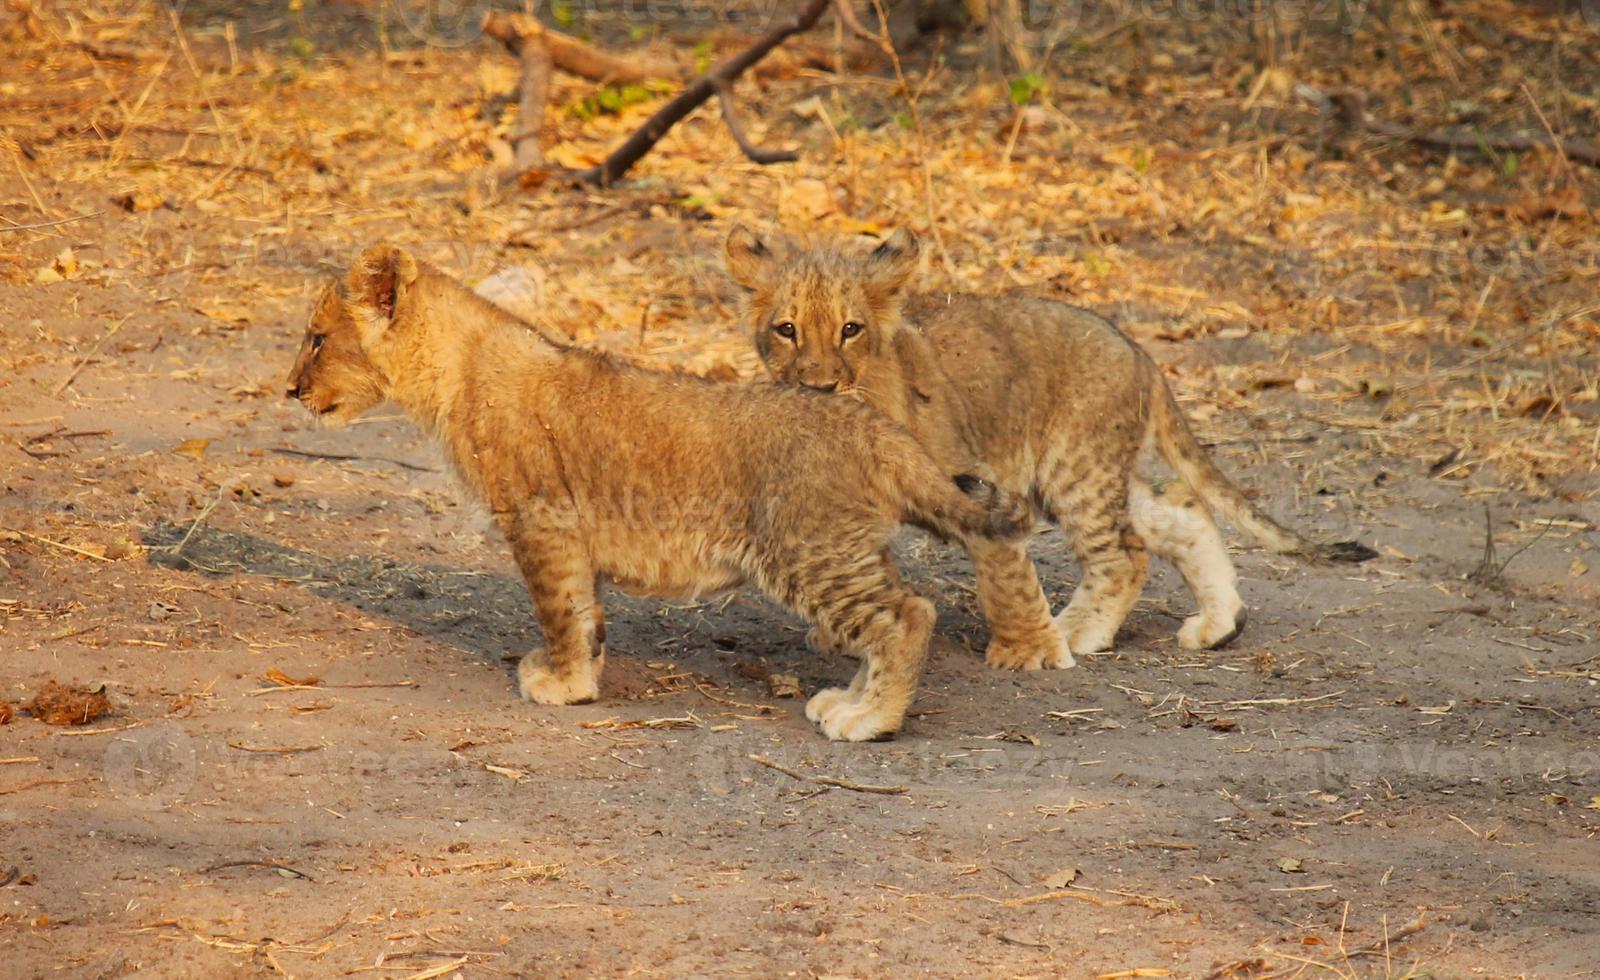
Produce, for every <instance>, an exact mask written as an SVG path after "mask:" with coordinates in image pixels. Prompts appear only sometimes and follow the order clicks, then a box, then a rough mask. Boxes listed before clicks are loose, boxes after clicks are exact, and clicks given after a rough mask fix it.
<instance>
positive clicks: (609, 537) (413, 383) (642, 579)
mask: <svg viewBox="0 0 1600 980" xmlns="http://www.w3.org/2000/svg"><path fill="white" fill-rule="evenodd" d="M288 383H289V395H290V397H293V398H296V399H298V400H300V401H301V402H302V403H304V404H305V405H306V407H307V408H309V409H310V410H311V411H313V412H315V413H316V414H317V415H319V416H320V417H322V418H324V419H326V420H328V421H330V422H335V423H343V422H348V421H350V420H351V419H353V418H355V417H356V416H358V415H360V414H361V413H362V412H364V411H366V410H367V409H369V408H371V407H372V406H374V405H376V404H378V403H379V402H381V401H384V400H388V401H391V402H393V403H394V404H396V405H398V406H399V407H400V408H402V409H403V410H404V411H405V412H406V413H407V414H408V415H410V416H411V417H412V418H413V419H414V420H415V421H416V422H417V423H418V424H419V425H421V426H422V427H423V428H424V429H426V430H427V431H428V432H430V433H431V434H432V435H434V436H435V437H437V438H438V439H439V440H440V441H441V442H442V443H443V445H444V448H445V452H446V454H447V455H448V457H449V458H450V460H451V462H452V463H453V464H454V466H455V469H456V471H457V473H458V474H459V475H460V476H461V477H462V479H463V480H464V481H465V482H466V484H467V485H468V486H469V487H470V488H471V489H472V490H473V491H474V492H475V493H476V494H477V495H478V496H479V497H480V498H482V500H483V501H484V503H486V504H487V505H488V507H489V509H490V511H491V512H492V514H493V516H494V519H495V521H496V523H497V524H498V526H499V527H500V529H501V531H503V532H504V534H505V536H506V538H507V540H508V541H509V542H510V544H511V549H512V552H513V553H514V555H515V556H516V560H517V564H518V565H519V566H520V567H521V569H522V574H523V576H524V578H526V580H527V583H528V590H529V592H530V593H532V596H533V603H534V607H535V611H536V612H537V614H538V617H539V624H540V626H542V627H543V629H544V635H545V644H546V646H545V648H544V649H543V650H535V651H534V652H532V653H529V654H528V655H527V656H526V657H524V658H523V660H522V663H521V666H520V668H519V670H518V676H519V679H520V682H521V688H522V694H523V696H524V697H527V698H528V699H530V700H533V701H537V702H539V703H541V704H573V703H577V702H582V701H591V700H593V699H594V698H595V697H596V696H597V694H598V689H599V677H600V669H601V666H602V665H603V663H604V660H605V624H604V620H603V618H602V615H601V610H600V603H599V600H598V599H597V598H596V590H597V588H598V583H599V580H600V578H601V577H602V576H603V577H605V578H608V579H610V580H611V581H613V582H615V583H616V584H617V585H619V586H621V587H622V588H625V589H628V590H630V591H634V592H639V593H643V594H648V595H660V596H697V595H703V594H705V593H708V592H715V591H719V590H723V589H729V588H733V587H735V586H738V585H741V584H745V583H748V584H752V585H755V586H757V587H758V588H760V589H761V590H762V591H764V592H765V593H766V594H767V595H768V596H771V597H772V598H773V599H774V600H775V601H777V602H779V603H781V604H782V605H784V606H786V607H788V608H789V609H792V610H794V611H795V612H797V613H799V614H801V615H802V616H805V617H806V618H807V619H809V620H810V621H811V622H812V623H813V624H815V630H814V631H815V632H816V633H817V634H818V636H819V637H822V638H825V639H826V640H827V641H830V642H832V643H836V644H840V645H842V646H844V647H846V648H848V649H851V650H853V651H856V652H859V653H860V654H862V655H863V656H862V665H861V668H860V670H859V671H858V672H857V674H856V676H855V680H854V681H853V682H852V683H851V685H850V687H849V688H848V689H842V690H841V689H835V688H830V689H827V690H823V691H820V692H818V693H817V694H816V695H815V696H814V697H812V698H811V700H810V701H809V702H808V703H807V704H806V716H807V717H808V718H810V719H811V720H812V721H815V722H817V723H819V724H820V725H821V726H822V730H823V732H824V733H826V734H827V736H828V737H829V738H831V739H841V740H845V741H861V740H865V739H873V738H878V737H881V736H884V735H888V734H890V733H892V732H894V731H896V730H897V729H898V728H899V727H900V724H901V721H902V720H903V718H904V716H905V712H906V708H907V706H908V705H909V704H910V703H911V697H912V693H913V690H914V688H915V685H916V681H917V675H918V673H919V671H920V670H921V667H922V660H923V656H924V654H925V653H926V651H927V646H928V639H929V636H930V634H931V633H932V630H933V623H934V610H933V605H932V604H931V603H929V602H928V601H927V600H926V599H923V598H921V597H920V596H917V595H915V594H914V593H912V592H911V591H910V590H909V589H907V588H906V587H905V586H904V585H903V584H901V581H900V576H899V574H898V573H897V572H896V570H895V567H894V565H893V564H892V563H891V562H890V560H889V557H888V544H889V538H890V536H891V535H892V534H893V533H894V531H895V529H896V528H897V527H898V525H899V524H900V523H901V522H902V521H908V522H911V523H914V524H918V525H921V526H923V527H926V528H928V529H930V530H933V531H934V532H936V533H939V534H944V535H949V536H951V537H954V538H956V539H959V540H962V541H976V540H978V539H981V538H988V537H994V538H997V539H1002V540H1016V539H1018V538H1020V537H1021V536H1022V535H1024V534H1025V533H1026V532H1027V530H1028V528H1029V527H1030V525H1031V522H1032V515H1031V513H1030V512H1029V508H1028V504H1027V502H1026V501H1024V500H1021V499H1020V498H1017V497H1014V496H1011V495H1010V494H1006V493H1003V492H1001V491H998V490H996V489H995V488H994V487H993V486H991V485H989V484H987V483H985V482H984V481H982V480H979V479H977V478H976V477H970V476H961V477H957V478H955V479H954V480H953V481H952V479H951V478H950V477H949V476H947V475H945V473H944V471H943V470H941V469H940V468H939V467H938V466H937V465H936V464H935V463H934V462H933V460H931V459H930V458H929V457H928V455H927V454H926V453H925V452H923V451H922V450H921V449H920V448H919V447H918V446H917V444H916V442H915V441H914V440H913V439H912V438H911V436H910V434H909V433H907V432H905V431H904V430H903V429H902V428H901V427H900V426H898V425H895V424H894V423H893V422H891V421H889V420H888V419H885V418H883V417H882V416H880V415H878V414H877V413H876V412H873V411H871V410H870V409H868V408H866V407H865V406H861V405H857V404H854V403H851V402H849V401H846V400H845V399H834V398H826V397H818V396H816V395H814V394H811V393H808V392H803V391H798V390H795V389H791V388H783V387H777V386H771V385H758V386H748V385H732V384H717V383H714V382H710V381H705V380H702V379H699V378H693V377H687V376H684V375H676V374H666V373H663V372H657V371H650V370H647V369H644V368H639V367H633V366H629V365H625V364H622V363H621V362H619V361H617V360H615V359H613V358H610V357H608V356H606V355H604V354H600V353H595V352H592V351H584V350H579V349H575V348H570V347H565V346H562V345H559V344H557V343H555V342H553V341H551V340H548V339H546V338H544V337H543V336H541V335H540V334H539V333H537V332H536V331H535V330H533V329H532V328H530V327H529V326H528V325H526V324H524V323H522V322H521V321H520V320H518V319H517V318H515V317H513V316H512V315H511V314H509V313H506V312H504V311H503V310H501V309H500V308H499V307H497V306H495V305H493V304H492V303H490V302H489V301H487V300H485V299H483V298H481V297H479V296H478V295H476V294H475V293H473V292H471V291H469V290H468V289H467V288H466V287H464V286H462V285H461V284H460V283H458V282H456V281H455V280H453V279H451V278H449V277H448V276H445V275H443V274H442V273H439V272H437V271H435V270H433V269H430V268H428V267H426V266H422V265H419V264H418V263H417V262H416V261H414V260H413V259H412V257H411V256H410V255H409V254H407V253H406V252H404V251H402V250H400V249H398V248H394V247H391V246H386V245H379V246H375V247H373V248H370V249H368V250H367V251H366V252H365V253H364V254H363V255H362V256H361V258H360V259H359V260H358V261H357V262H356V264H355V265H354V266H353V267H352V268H351V269H350V271H349V273H348V275H347V277H346V280H345V283H344V287H343V289H342V290H341V289H340V288H339V287H338V286H337V285H329V286H328V287H327V288H326V289H325V290H324V291H323V293H322V296H321V298H320V299H319V300H318V302H317V305H316V308H315V311H314V312H313V313H312V316H311V321H310V324H309V325H308V326H307V328H306V332H305V339H304V340H303V342H302V343H301V345H300V351H299V354H298V356H297V357H296V359H295V363H294V368H293V370H292V371H291V372H290V374H289V379H288Z"/></svg>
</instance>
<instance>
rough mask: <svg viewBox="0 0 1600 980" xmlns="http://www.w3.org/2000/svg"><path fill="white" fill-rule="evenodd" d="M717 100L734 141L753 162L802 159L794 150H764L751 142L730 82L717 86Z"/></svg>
mask: <svg viewBox="0 0 1600 980" xmlns="http://www.w3.org/2000/svg"><path fill="white" fill-rule="evenodd" d="M717 101H718V102H719V103H720V104H721V105H722V121H723V122H724V123H726V124H727V126H728V133H729V134H730V135H732V136H733V141H734V142H735V143H738V144H739V149H741V150H743V151H744V155H745V156H747V157H749V158H750V161H751V162H752V163H759V164H762V165H763V166H765V165H766V164H769V163H790V162H792V161H794V160H798V159H800V154H798V153H796V152H794V151H793V150H763V149H762V148H761V147H759V146H756V145H755V144H754V143H752V142H750V137H748V136H746V135H745V132H744V123H743V122H742V121H741V120H740V117H739V106H738V104H737V103H736V102H734V100H733V86H732V85H728V84H723V85H718V86H717Z"/></svg>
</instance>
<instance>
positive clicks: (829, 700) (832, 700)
mask: <svg viewBox="0 0 1600 980" xmlns="http://www.w3.org/2000/svg"><path fill="white" fill-rule="evenodd" d="M853 700H854V696H853V695H852V694H851V693H850V692H849V691H847V690H845V689H844V688H842V687H825V688H823V689H822V690H820V691H818V692H817V693H815V694H813V695H811V700H809V701H807V702H806V718H807V719H808V720H810V721H814V722H817V723H819V724H820V723H821V722H822V719H823V718H824V717H825V716H826V715H827V714H828V713H829V712H830V711H832V710H833V709H834V707H835V706H837V705H838V704H840V703H841V702H848V701H853Z"/></svg>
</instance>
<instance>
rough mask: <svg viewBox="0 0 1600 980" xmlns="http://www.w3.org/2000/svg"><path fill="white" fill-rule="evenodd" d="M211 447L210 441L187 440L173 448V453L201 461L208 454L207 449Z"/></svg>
mask: <svg viewBox="0 0 1600 980" xmlns="http://www.w3.org/2000/svg"><path fill="white" fill-rule="evenodd" d="M209 445H211V440H210V439H185V440H183V441H182V442H180V443H178V444H177V445H176V446H173V447H172V451H173V452H174V453H176V454H178V455H179V456H188V457H189V458H190V459H200V458H201V457H203V456H205V454H206V447H207V446H209Z"/></svg>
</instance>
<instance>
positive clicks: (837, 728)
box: [806, 688, 901, 742]
mask: <svg viewBox="0 0 1600 980" xmlns="http://www.w3.org/2000/svg"><path fill="white" fill-rule="evenodd" d="M825 694H826V695H836V697H833V698H831V699H830V700H828V701H825V702H823V707H821V708H820V709H815V710H814V706H815V705H816V704H817V699H818V698H821V697H822V696H823V695H825ZM886 714H887V712H884V711H883V710H882V709H880V708H877V707H876V706H875V705H872V704H868V703H866V702H864V701H852V700H850V698H849V694H848V692H845V691H842V690H839V689H838V688H829V689H827V690H823V691H818V692H817V693H816V695H815V696H813V697H812V699H811V700H810V701H809V702H808V703H807V704H806V717H808V718H810V719H811V720H812V721H814V722H816V723H817V724H819V725H821V726H822V734H824V735H826V736H828V738H830V739H832V740H833V741H835V742H872V741H877V740H879V739H885V738H888V737H890V736H891V735H893V734H894V733H895V731H896V730H898V729H899V727H900V721H901V719H900V718H889V717H886Z"/></svg>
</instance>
